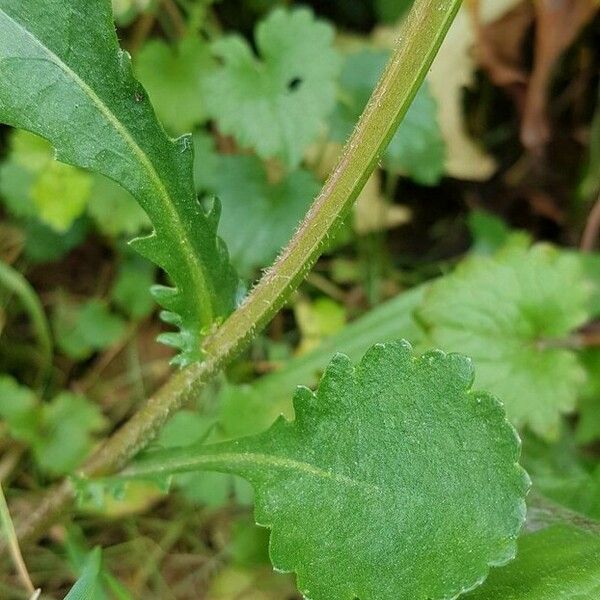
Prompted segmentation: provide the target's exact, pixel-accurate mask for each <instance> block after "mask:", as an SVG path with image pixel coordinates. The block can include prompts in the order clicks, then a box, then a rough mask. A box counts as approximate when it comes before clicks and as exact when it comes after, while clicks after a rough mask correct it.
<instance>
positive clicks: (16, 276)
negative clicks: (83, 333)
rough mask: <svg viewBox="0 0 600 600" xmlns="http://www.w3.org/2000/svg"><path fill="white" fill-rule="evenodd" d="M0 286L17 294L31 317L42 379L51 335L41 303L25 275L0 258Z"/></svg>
mask: <svg viewBox="0 0 600 600" xmlns="http://www.w3.org/2000/svg"><path fill="white" fill-rule="evenodd" d="M0 287H4V288H5V289H7V290H8V291H9V292H11V293H13V294H14V295H15V296H17V297H18V298H19V300H20V301H21V304H22V305H23V308H25V310H26V311H27V313H28V314H29V317H30V318H31V324H32V326H33V329H34V331H35V335H36V337H37V339H38V342H39V345H40V349H41V351H42V357H43V371H42V373H41V377H40V379H41V381H43V380H44V379H45V378H46V376H47V375H48V373H49V371H50V368H51V366H52V336H51V334H50V326H49V325H48V320H47V319H46V315H45V313H44V309H43V307H42V304H41V302H40V300H39V298H38V297H37V295H36V293H35V290H34V289H33V288H32V287H31V285H30V284H29V282H28V281H27V280H26V279H25V277H23V275H21V273H19V272H18V271H16V270H15V269H13V268H12V267H10V266H9V265H7V264H6V263H5V262H3V261H1V260H0Z"/></svg>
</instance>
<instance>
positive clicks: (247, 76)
mask: <svg viewBox="0 0 600 600" xmlns="http://www.w3.org/2000/svg"><path fill="white" fill-rule="evenodd" d="M333 36H334V31H333V28H332V27H330V26H329V25H328V24H326V23H324V22H323V21H319V20H316V19H315V18H314V16H313V14H312V13H311V11H309V10H307V9H305V8H297V9H294V10H284V9H282V8H277V9H275V10H274V11H273V12H272V13H271V14H270V15H269V16H268V17H267V18H266V19H265V20H264V21H262V22H261V23H260V24H259V25H258V26H257V28H256V35H255V39H256V47H257V49H258V53H259V55H260V56H259V57H256V56H255V55H254V53H253V51H252V48H251V47H250V45H249V44H248V42H246V40H245V39H243V38H242V37H239V36H228V37H224V38H222V39H220V40H218V41H217V42H215V43H214V45H213V50H214V52H215V54H216V55H217V56H218V57H219V58H220V59H221V60H222V61H223V67H222V68H221V69H219V70H217V71H216V72H215V73H214V74H213V75H211V76H210V77H209V79H208V84H209V85H210V89H211V94H210V95H209V96H207V98H206V105H207V109H208V111H209V113H210V114H211V116H213V117H214V118H216V120H217V122H218V124H219V128H220V129H221V131H222V132H223V133H227V134H230V135H233V136H234V137H235V138H236V140H237V141H238V142H239V144H240V145H242V146H250V147H252V148H254V149H255V150H256V153H257V154H258V155H259V156H260V157H261V158H272V157H274V156H277V157H279V158H281V159H283V160H284V161H285V162H286V164H288V165H289V166H290V167H295V166H297V165H298V164H299V163H300V161H301V160H302V156H303V153H304V151H305V150H306V147H307V146H308V145H309V144H310V143H311V142H313V141H314V140H315V138H316V137H317V135H318V134H319V131H320V130H321V128H322V125H323V121H324V120H325V118H326V117H327V116H328V115H329V112H330V111H331V110H332V109H333V107H334V105H335V78H336V76H337V74H338V72H339V66H340V63H339V59H338V55H337V53H336V51H335V50H334V48H333V45H332V42H333Z"/></svg>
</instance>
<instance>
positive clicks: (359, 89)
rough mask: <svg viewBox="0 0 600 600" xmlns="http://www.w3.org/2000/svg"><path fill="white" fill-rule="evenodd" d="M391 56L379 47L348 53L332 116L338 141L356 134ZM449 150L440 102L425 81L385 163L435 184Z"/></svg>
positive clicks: (387, 153) (389, 147) (389, 148)
mask: <svg viewBox="0 0 600 600" xmlns="http://www.w3.org/2000/svg"><path fill="white" fill-rule="evenodd" d="M388 58H389V53H388V52H385V51H376V50H363V51H361V52H355V53H353V54H350V55H349V56H347V58H346V62H345V63H344V68H343V70H342V77H341V93H340V99H339V101H338V104H337V107H336V110H335V112H334V113H333V115H332V118H331V127H332V131H331V134H332V136H333V138H334V139H335V140H337V141H340V142H344V141H345V140H346V139H347V138H348V137H349V136H350V134H351V133H352V130H353V129H354V126H355V124H356V122H357V121H358V118H359V117H360V114H361V113H362V111H363V109H364V107H365V105H366V104H367V101H368V100H369V97H370V96H371V93H372V91H373V89H374V88H375V85H376V84H377V81H378V79H379V77H380V75H381V73H382V71H383V69H384V68H385V65H386V62H387V60H388ZM445 151H446V147H445V143H444V140H443V138H442V134H441V131H440V128H439V125H438V120H437V105H436V102H435V100H434V98H433V96H432V95H431V94H430V92H429V88H428V86H427V83H425V84H424V85H423V87H422V88H421V89H420V90H419V92H418V94H417V96H416V97H415V99H414V101H413V103H412V105H411V107H410V109H409V110H408V113H407V114H406V117H405V118H404V120H403V121H402V123H401V124H400V127H399V128H398V131H397V132H396V134H395V135H394V137H393V138H392V140H391V142H390V144H389V146H388V148H387V150H386V151H385V154H384V157H383V165H384V166H385V167H386V168H387V169H390V170H391V171H393V172H402V173H405V174H406V175H408V176H409V177H411V178H412V179H414V180H415V181H416V182H418V183H422V184H425V185H433V184H435V183H437V182H438V181H439V180H440V179H441V177H442V175H443V174H444V160H445Z"/></svg>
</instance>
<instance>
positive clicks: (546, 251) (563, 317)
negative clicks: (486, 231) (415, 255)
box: [418, 245, 589, 439]
mask: <svg viewBox="0 0 600 600" xmlns="http://www.w3.org/2000/svg"><path fill="white" fill-rule="evenodd" d="M588 314H589V313H588V286H587V285H586V282H585V280H584V277H583V273H582V271H581V268H580V264H579V261H578V260H577V258H576V257H574V256H570V255H567V254H564V253H561V252H560V251H559V250H557V249H555V248H552V247H550V246H547V245H536V246H533V247H532V248H531V249H526V248H524V247H522V246H512V247H507V248H506V249H504V250H502V251H500V252H499V253H498V254H496V255H495V256H492V257H486V256H472V257H470V258H467V259H466V260H465V261H464V262H463V263H462V264H460V265H459V266H458V267H457V269H456V271H455V272H454V273H452V274H451V275H449V276H447V277H444V278H442V279H440V280H439V281H437V282H436V283H434V285H433V286H432V287H431V288H430V290H429V292H428V293H427V295H426V297H425V300H424V302H423V305H422V306H421V307H420V308H419V311H418V315H419V317H420V319H421V320H422V322H423V324H424V326H425V328H426V330H427V331H428V333H429V336H430V339H431V342H432V343H433V344H435V345H436V346H439V347H441V348H443V349H444V350H447V351H449V352H453V351H460V352H464V353H466V354H468V355H469V356H470V357H471V358H472V359H473V361H474V363H475V369H476V373H477V378H476V381H475V384H476V385H477V386H478V387H480V388H483V389H487V390H490V391H491V392H492V393H494V394H496V395H497V396H498V397H499V398H501V400H502V402H504V404H505V405H506V411H507V414H508V416H509V418H510V419H511V420H512V422H513V423H514V424H515V425H517V426H519V427H520V426H523V425H527V426H529V427H530V428H531V429H532V430H533V431H535V432H536V433H537V434H539V435H541V436H543V437H545V438H547V439H554V438H556V437H557V436H558V432H559V427H560V423H561V414H562V413H567V412H570V411H572V410H573V409H574V408H575V403H576V400H577V390H578V389H579V387H580V386H581V385H582V383H583V382H584V381H585V373H584V371H583V369H582V367H581V365H580V364H579V363H578V361H577V357H576V355H575V353H574V352H573V351H572V350H570V349H568V347H566V346H565V344H564V340H565V339H566V338H567V337H568V336H569V335H570V334H571V332H573V331H574V330H576V329H577V328H578V327H579V326H581V325H582V324H583V323H585V322H586V320H587V319H588ZM561 342H562V343H561Z"/></svg>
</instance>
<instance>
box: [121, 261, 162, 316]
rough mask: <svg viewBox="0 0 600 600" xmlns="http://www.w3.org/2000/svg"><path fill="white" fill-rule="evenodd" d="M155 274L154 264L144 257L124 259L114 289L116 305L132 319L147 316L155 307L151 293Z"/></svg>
mask: <svg viewBox="0 0 600 600" xmlns="http://www.w3.org/2000/svg"><path fill="white" fill-rule="evenodd" d="M154 276H155V269H154V266H153V265H152V264H151V263H148V262H146V261H145V260H143V259H140V258H138V257H131V258H128V259H126V260H125V261H123V263H121V265H120V266H119V272H118V274H117V279H116V281H115V285H114V287H113V290H112V300H113V302H114V303H115V305H116V306H118V307H119V308H120V309H121V310H122V311H123V312H124V313H125V314H127V315H129V316H130V317H131V318H132V319H136V320H139V319H143V318H144V317H147V316H148V315H149V314H150V313H151V312H152V309H153V308H154V300H153V299H152V296H151V294H150V287H151V286H152V285H153V284H154Z"/></svg>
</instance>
